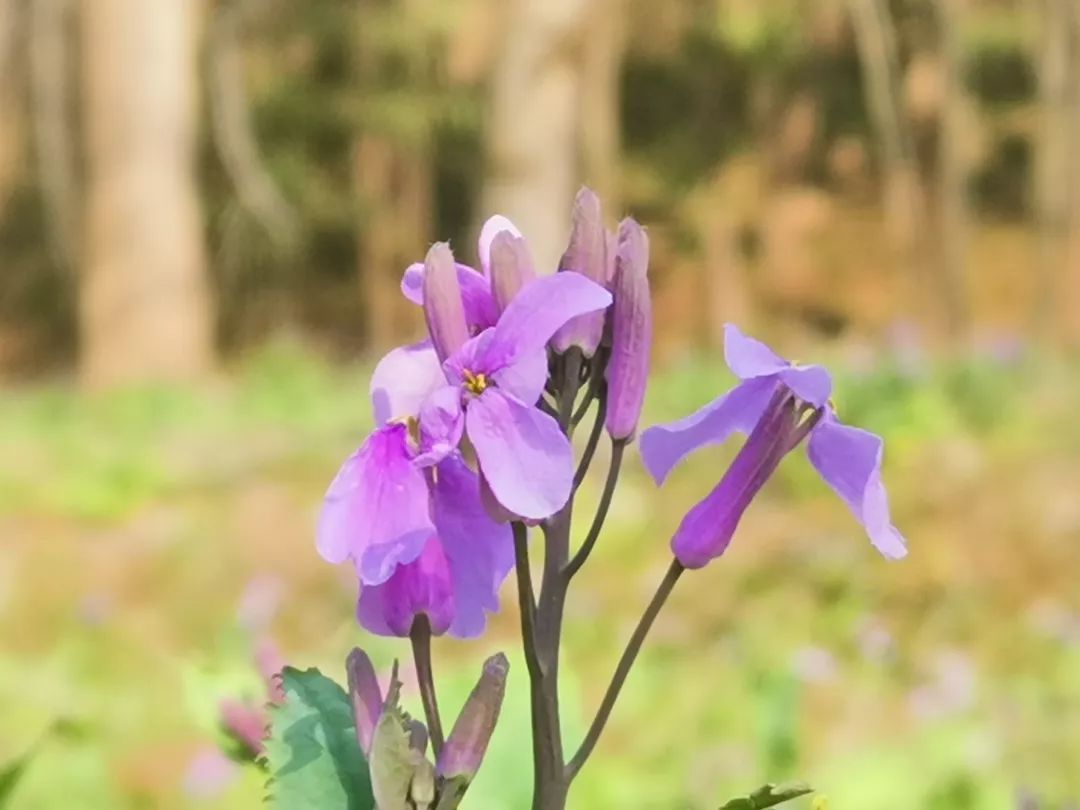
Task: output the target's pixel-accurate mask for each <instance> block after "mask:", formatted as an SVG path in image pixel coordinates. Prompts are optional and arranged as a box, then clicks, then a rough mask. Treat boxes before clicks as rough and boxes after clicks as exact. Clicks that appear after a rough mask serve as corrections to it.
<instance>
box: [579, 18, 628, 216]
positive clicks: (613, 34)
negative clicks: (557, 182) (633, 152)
mask: <svg viewBox="0 0 1080 810" xmlns="http://www.w3.org/2000/svg"><path fill="white" fill-rule="evenodd" d="M626 13H627V8H626V0H593V3H592V4H591V6H590V8H589V15H588V19H587V21H586V23H585V25H586V30H585V40H586V45H585V47H584V49H583V52H582V56H581V58H582V69H581V99H580V109H581V112H580V120H581V159H582V169H583V173H584V176H585V182H586V183H588V184H589V185H590V186H592V188H593V190H594V191H596V193H597V194H598V195H600V199H601V200H602V201H603V203H604V206H605V208H606V210H608V211H618V210H619V208H620V206H619V196H618V195H619V188H618V179H619V178H618V173H619V79H620V71H621V68H622V56H623V51H624V49H625V47H626V31H625V17H626Z"/></svg>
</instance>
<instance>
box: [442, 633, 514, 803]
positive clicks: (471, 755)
mask: <svg viewBox="0 0 1080 810" xmlns="http://www.w3.org/2000/svg"><path fill="white" fill-rule="evenodd" d="M509 671H510V663H509V662H508V661H507V660H506V656H505V655H503V654H502V653H498V654H496V655H493V656H491V658H489V659H488V660H487V661H485V662H484V670H483V672H482V673H481V674H480V680H478V681H477V682H476V686H474V687H473V690H472V694H470V695H469V699H468V700H467V701H465V705H464V706H463V707H462V709H461V714H459V715H458V718H457V720H456V721H455V722H454V728H453V729H452V730H451V732H450V736H449V737H447V738H446V745H444V746H443V750H442V754H440V756H439V762H438V773H439V775H440V776H441V777H443V778H444V779H446V780H448V781H450V780H455V779H458V780H462V781H463V782H464V783H465V784H467V783H468V782H469V781H471V780H472V778H473V777H474V776H475V775H476V772H477V771H478V770H479V769H480V763H481V762H482V761H483V759H484V753H485V752H486V751H487V747H488V742H489V741H490V740H491V734H492V732H494V731H495V724H496V723H497V722H498V720H499V710H500V709H501V708H502V702H503V695H504V694H505V693H506V675H507V673H508V672H509Z"/></svg>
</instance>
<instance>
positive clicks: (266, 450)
mask: <svg viewBox="0 0 1080 810" xmlns="http://www.w3.org/2000/svg"><path fill="white" fill-rule="evenodd" d="M785 348H791V347H790V346H788V347H785ZM832 354H834V355H837V353H836V352H835V351H834V352H832ZM800 355H801V356H803V357H809V356H813V357H814V358H815V359H818V357H819V354H818V353H817V352H812V350H810V349H806V348H805V347H804V348H801V349H800ZM823 359H824V358H823ZM832 359H833V361H834V362H833V367H834V368H841V369H844V371H843V373H842V375H841V381H840V395H839V398H838V402H839V408H840V411H841V414H842V415H843V416H844V417H845V418H846V419H849V420H850V421H852V422H853V423H856V424H859V425H862V426H865V427H867V428H869V429H872V430H875V431H878V432H881V433H883V434H884V435H885V436H886V440H887V456H886V477H887V481H888V483H889V485H890V491H891V494H892V499H893V505H894V514H895V518H896V522H897V523H898V525H899V526H900V527H901V528H902V529H903V530H904V531H905V533H906V534H907V536H908V538H909V542H910V546H911V555H910V557H909V559H908V560H906V561H904V562H902V563H897V564H889V563H886V562H885V561H883V560H882V559H881V558H880V557H878V556H877V555H876V554H875V553H874V552H873V550H872V549H871V548H870V546H869V544H868V543H867V542H866V541H865V540H864V538H863V537H862V536H861V535H860V532H859V530H858V527H857V526H856V524H855V523H854V521H853V520H852V519H851V518H850V516H849V515H848V513H847V512H846V510H845V509H844V507H843V506H842V505H841V504H840V503H839V502H838V501H837V500H836V499H835V498H833V497H832V496H831V494H830V493H828V491H827V490H826V489H825V487H824V485H822V484H821V483H820V482H819V481H817V480H816V479H815V477H814V473H813V471H812V470H811V468H810V467H809V465H808V464H806V462H805V460H804V459H803V458H802V457H801V454H798V456H799V457H793V458H791V459H789V460H788V461H787V462H785V465H784V466H783V468H782V472H781V474H780V475H779V476H778V478H777V479H776V480H774V482H772V483H771V484H770V485H769V487H768V488H767V489H766V491H765V493H764V494H763V496H762V498H761V499H760V500H759V502H758V503H756V504H755V505H754V506H753V507H752V509H751V510H750V512H749V514H748V515H747V518H746V520H745V521H744V523H743V526H742V528H741V530H740V534H739V535H738V537H737V538H736V541H735V542H734V543H733V546H732V548H731V550H730V551H729V552H728V554H727V555H726V556H725V558H724V559H723V560H721V561H719V562H718V563H715V564H714V565H712V566H710V567H709V568H707V569H706V570H704V571H701V572H696V573H691V574H690V575H688V576H686V577H685V578H684V580H683V582H682V583H680V586H679V588H678V589H677V591H676V593H675V595H674V597H673V601H672V603H671V604H670V606H669V607H668V609H667V610H666V611H665V612H664V613H663V614H662V615H661V618H660V620H659V622H658V624H657V626H656V628H655V629H654V632H653V635H652V637H651V638H650V640H649V643H648V644H647V646H646V650H645V653H644V656H643V659H642V660H641V662H640V664H639V666H638V668H637V670H636V671H635V672H634V673H633V675H632V676H631V679H630V682H629V686H628V689H627V690H626V691H625V692H624V695H623V698H622V699H621V702H620V704H619V706H618V708H617V710H616V712H615V715H614V718H613V720H612V722H611V724H610V725H609V728H608V732H607V734H606V736H605V738H604V739H603V741H602V743H601V745H600V746H599V749H598V751H597V755H596V756H595V757H594V759H593V760H592V761H591V762H590V764H589V766H588V768H587V769H586V770H585V771H584V772H583V775H582V777H581V779H580V782H579V783H578V784H577V786H576V787H575V790H574V794H573V795H574V798H573V802H572V804H573V806H574V807H576V808H590V807H605V808H606V807H636V808H668V807H695V808H697V807H700V808H712V807H715V806H717V805H718V804H719V803H720V800H721V799H724V798H726V797H727V796H729V795H731V794H733V793H735V792H736V791H738V790H746V789H748V788H751V787H754V786H756V785H757V784H760V783H761V782H762V781H765V780H766V779H773V780H775V779H782V778H789V777H796V778H801V779H806V780H808V781H810V782H811V783H813V784H814V785H815V786H816V787H818V788H819V789H820V790H821V791H823V792H824V793H825V794H827V795H828V796H829V797H830V799H831V800H832V803H831V805H830V806H831V807H834V808H837V809H838V810H844V809H846V808H859V810H865V809H866V808H874V809H875V810H877V808H881V810H890V809H891V808H896V810H910V808H941V809H942V810H946V809H947V810H965V809H966V808H972V809H975V808H978V809H979V810H982V809H983V808H987V809H992V808H1007V807H1014V806H1016V805H1015V797H1016V795H1017V793H1018V791H1021V790H1026V791H1030V792H1031V793H1033V794H1035V795H1038V796H1041V797H1043V798H1044V799H1045V800H1046V801H1047V802H1050V804H1048V805H1047V806H1049V807H1058V806H1064V804H1062V803H1064V802H1065V801H1066V800H1067V799H1072V800H1074V801H1075V800H1076V799H1077V798H1078V797H1080V734H1077V733H1076V729H1078V728H1080V697H1078V693H1077V689H1076V684H1077V682H1078V680H1080V594H1078V591H1077V587H1076V575H1077V572H1078V571H1080V500H1078V499H1077V497H1076V486H1077V482H1078V481H1080V426H1078V425H1077V422H1076V420H1075V412H1076V411H1075V403H1076V402H1077V401H1080V400H1078V399H1077V395H1078V394H1080V367H1077V366H1076V365H1075V363H1065V362H1063V361H1059V360H1055V359H1053V358H1042V357H1037V356H1033V355H1031V354H1029V353H1028V352H1026V351H1025V350H1024V348H1023V347H1022V346H1019V345H1005V344H1001V345H994V346H987V347H985V349H983V350H981V351H979V352H976V353H974V354H973V355H971V356H969V357H967V358H965V359H963V360H956V361H948V362H946V361H940V362H934V363H930V362H929V361H927V360H926V359H925V358H924V357H923V356H922V355H921V353H920V352H919V350H918V347H917V346H915V345H914V344H912V343H910V342H906V343H905V342H904V341H897V342H896V344H895V346H894V348H893V349H892V350H890V351H889V352H887V353H885V354H881V353H876V352H871V351H870V350H868V349H867V350H862V349H857V348H851V349H849V350H847V351H845V352H844V353H843V354H840V355H838V356H834V357H833V358H832ZM231 372H232V373H230V375H229V378H228V379H229V381H228V382H222V383H220V384H219V385H218V386H216V387H214V388H211V389H206V390H202V391H199V392H193V391H190V390H177V389H166V388H161V389H148V390H140V391H128V392H120V393H114V394H109V395H103V396H99V397H95V398H90V397H84V396H78V395H75V394H73V392H72V391H70V390H68V389H67V388H65V387H64V386H62V385H57V386H54V387H44V388H42V387H37V388H34V389H9V390H7V391H5V392H4V393H3V394H2V395H0V446H2V447H3V448H4V452H3V454H2V455H0V537H2V538H3V542H2V543H0V650H2V652H0V762H6V761H10V760H11V759H12V758H13V757H16V756H18V755H19V754H21V753H22V752H24V751H26V750H27V749H29V748H30V747H31V746H34V745H37V746H38V747H37V749H36V754H35V756H34V757H33V758H32V760H31V761H30V764H29V766H28V770H27V772H26V775H25V779H24V781H23V782H22V784H21V785H20V787H19V788H18V791H17V793H16V794H15V798H14V803H13V807H15V808H42V809H43V810H47V809H48V808H60V807H72V806H76V805H77V806H78V807H80V808H88V810H96V809H97V808H110V809H111V808H142V807H154V808H172V807H222V808H224V807H228V808H244V807H257V806H259V805H260V802H261V800H262V797H263V795H264V790H263V780H262V777H261V775H260V774H259V773H258V772H257V771H256V770H255V769H253V768H250V769H247V770H243V771H241V770H237V771H236V772H235V773H233V774H222V775H220V776H221V784H222V786H223V787H221V789H222V790H223V791H224V792H218V788H219V786H218V785H217V781H218V776H217V775H214V774H209V773H206V772H202V776H201V777H199V774H200V771H199V770H198V768H197V767H193V765H192V763H193V760H194V761H199V757H200V755H203V756H205V752H206V750H207V747H208V746H210V747H212V746H213V745H215V744H216V742H218V741H220V735H219V734H218V733H217V731H216V728H215V711H216V704H217V701H218V700H219V699H220V698H222V697H227V696H231V695H238V694H239V695H243V694H247V695H250V696H252V697H257V696H258V694H259V685H258V679H257V676H256V674H255V672H254V669H253V667H252V665H251V662H250V653H251V647H252V644H253V643H254V639H255V638H256V637H257V636H259V635H261V634H262V633H264V632H265V633H268V634H270V635H271V636H272V637H273V638H275V639H276V640H277V641H278V642H279V643H280V644H281V645H282V647H283V649H284V651H285V654H286V656H287V658H288V660H289V661H290V662H292V663H294V664H295V665H297V666H301V667H304V666H310V665H318V666H321V667H323V668H324V670H325V671H327V672H330V673H332V674H334V675H336V676H338V677H340V676H341V672H340V666H341V664H340V662H341V659H342V658H343V655H344V653H345V651H347V649H348V648H349V647H350V646H352V645H354V644H363V645H365V646H367V645H370V646H371V648H372V649H373V651H374V654H375V656H376V657H377V659H378V660H379V661H380V662H381V663H383V664H388V663H389V661H390V659H391V657H392V656H394V655H401V656H405V655H407V652H406V648H405V646H404V645H401V644H395V643H391V642H386V641H373V640H371V639H370V638H365V637H364V636H363V634H362V633H361V632H360V630H359V629H358V627H357V626H356V625H355V624H354V622H353V621H352V619H351V614H352V609H353V601H354V592H353V588H354V585H353V583H352V582H351V581H350V574H349V572H348V571H347V570H345V569H341V570H336V569H334V568H332V567H330V566H328V565H326V564H324V563H323V562H322V561H321V560H320V559H319V558H318V556H317V555H316V554H315V551H314V548H313V525H314V521H315V516H316V514H317V509H318V505H319V500H320V497H321V495H322V492H323V491H324V489H325V487H326V485H327V483H328V481H329V480H330V478H331V476H332V475H333V473H334V471H335V469H336V467H337V465H338V464H339V463H340V461H341V460H342V459H343V458H344V456H345V455H346V454H347V453H348V452H350V451H351V449H352V448H353V447H354V446H355V445H356V444H357V443H358V442H359V441H360V440H361V439H362V437H363V436H364V434H365V432H366V430H367V429H368V426H369V416H368V413H367V408H368V406H367V403H366V382H367V381H366V375H365V372H364V369H363V368H360V367H346V368H340V367H337V368H332V367H329V366H327V365H325V364H323V363H322V362H321V361H319V360H317V359H315V358H314V357H312V356H309V355H308V354H306V353H305V352H304V351H302V350H300V349H297V348H295V347H289V346H276V347H272V348H270V349H267V350H265V351H262V352H261V353H260V354H258V355H256V356H253V357H250V358H248V359H247V360H246V361H243V362H241V363H239V364H238V365H237V366H236V368H234V369H232V370H231ZM727 379H728V378H727V376H726V373H725V372H723V370H722V369H721V367H720V366H719V364H718V363H717V362H713V361H690V360H684V361H683V362H681V363H679V364H676V365H675V366H673V367H671V368H669V369H668V370H666V371H665V372H663V373H662V374H660V375H659V376H657V377H656V378H655V379H654V381H653V383H652V388H651V396H650V405H649V411H650V416H651V418H653V419H662V418H670V417H673V416H676V415H681V414H683V413H686V412H688V411H689V410H690V409H691V408H693V407H696V406H697V405H698V404H701V403H703V402H704V401H706V400H707V399H709V398H711V397H712V396H713V395H714V394H715V393H716V391H717V390H718V389H719V387H720V386H722V385H725V384H726V383H727ZM730 451H731V448H722V449H718V450H716V451H715V452H711V451H710V452H709V453H705V454H704V455H703V456H702V457H701V458H695V459H694V461H693V463H691V464H688V465H687V466H686V467H685V468H683V469H681V470H680V471H679V472H678V473H677V474H676V475H675V476H674V478H673V479H672V481H671V482H670V483H669V484H668V486H667V487H666V488H665V490H663V492H662V493H658V492H657V491H655V489H654V488H653V486H652V485H651V483H650V482H648V480H647V479H646V477H645V476H644V475H643V472H642V470H641V467H640V462H639V460H638V458H637V456H636V454H635V455H633V456H632V457H631V459H630V463H629V465H628V471H627V475H626V477H625V483H624V485H623V487H622V489H621V491H620V494H619V496H618V498H617V500H616V502H615V505H614V508H613V509H612V513H613V517H612V519H611V523H610V524H609V526H610V528H609V531H608V532H607V534H606V535H605V537H604V538H603V540H602V542H601V544H600V546H599V547H598V550H597V553H596V554H595V555H594V557H593V560H592V561H591V562H590V564H589V566H588V567H587V568H586V569H585V573H584V574H583V575H582V577H581V578H580V580H579V584H577V586H576V588H575V591H574V594H573V596H572V598H571V603H570V608H569V610H570V612H569V616H568V621H569V625H570V626H569V632H568V644H567V648H566V653H565V659H566V662H567V665H566V670H567V672H568V673H570V677H569V678H568V680H569V683H568V685H567V695H566V702H567V706H568V708H567V711H568V712H569V713H570V715H571V720H570V723H569V725H570V727H571V729H572V730H573V729H574V727H575V725H576V727H577V729H576V730H577V732H578V733H580V729H581V728H582V727H583V725H584V723H585V722H586V721H587V718H588V716H589V714H588V712H589V711H591V709H592V707H593V706H594V705H595V703H596V701H597V700H598V699H599V696H600V693H601V692H602V690H603V688H604V685H605V684H606V682H607V678H608V677H609V674H610V671H611V668H612V666H613V664H614V661H615V659H616V657H617V655H618V653H619V651H620V650H621V645H622V644H623V642H624V640H625V638H626V636H627V635H628V634H629V632H630V629H631V627H632V625H633V623H634V621H635V620H636V618H637V615H638V612H639V610H640V608H641V607H642V606H643V605H644V603H645V601H646V600H647V599H648V596H649V595H650V594H651V592H652V589H653V587H654V586H655V583H656V582H657V581H658V579H659V577H660V576H661V574H662V572H663V569H664V567H665V565H666V560H667V550H666V543H667V538H668V537H669V536H670V533H671V531H672V530H673V528H674V527H675V525H676V524H677V522H678V520H679V519H680V517H681V515H682V513H683V512H684V511H685V510H686V509H687V508H688V507H689V506H690V505H692V503H693V502H694V501H695V500H696V499H697V498H699V497H701V496H702V495H704V493H705V492H706V491H707V490H708V489H709V488H710V487H711V486H712V484H713V483H714V482H715V480H716V476H717V475H718V474H719V472H720V470H721V469H722V466H721V465H722V463H723V461H724V459H726V458H727V457H728V454H729V453H730ZM605 463H606V458H601V460H600V462H599V463H598V464H597V465H596V469H595V470H594V473H593V476H592V478H591V480H590V484H589V485H588V487H587V490H586V493H585V496H584V499H585V501H586V503H588V502H590V501H591V499H592V498H593V497H595V495H596V489H597V486H598V481H599V477H600V476H601V475H602V471H603V470H602V468H603V465H604V464H605ZM590 511H591V510H590V508H589V507H588V506H587V505H586V506H583V507H582V508H579V510H578V515H579V519H580V520H581V522H585V520H587V519H588V517H590ZM504 603H505V604H506V610H505V611H504V612H503V613H502V614H500V615H499V616H498V617H497V618H496V620H495V621H494V623H493V627H492V631H491V633H490V634H489V635H487V636H485V637H484V638H483V639H482V640H481V641H479V642H477V643H474V644H469V643H462V642H454V641H447V642H445V643H443V644H440V645H439V647H438V649H437V665H438V666H439V668H440V669H441V670H442V673H443V677H445V678H446V679H447V683H446V684H445V685H444V686H443V690H444V695H443V700H444V703H447V704H449V707H450V708H451V709H452V708H453V704H455V703H456V702H460V701H461V700H462V699H463V697H464V695H465V694H466V692H467V690H468V688H469V681H470V679H471V678H473V677H474V674H473V673H474V671H475V670H476V669H477V668H478V666H479V663H480V661H481V660H482V658H483V656H484V655H485V654H486V653H488V652H490V651H492V650H495V649H498V648H510V649H512V648H513V647H514V646H515V645H516V643H517V625H516V616H515V615H514V613H513V608H512V605H513V594H512V586H511V584H510V583H508V584H507V587H506V588H505V591H504ZM511 679H512V684H513V687H514V689H513V690H512V694H511V696H510V699H509V701H508V705H507V708H506V710H505V712H504V720H503V723H502V726H501V728H500V732H499V734H498V735H497V737H496V741H495V742H494V744H493V745H492V748H491V753H490V755H489V761H488V763H487V767H486V768H485V770H484V771H483V772H482V776H481V779H480V781H479V782H478V783H477V785H476V786H475V792H474V793H472V794H471V801H469V802H467V803H466V806H467V807H472V808H476V809H477V810H487V808H496V810H497V808H500V807H507V808H516V807H522V806H525V801H526V799H525V797H527V795H528V792H529V788H530V785H529V777H528V767H529V753H528V749H527V733H526V730H527V727H528V715H527V701H526V699H525V696H524V694H523V687H524V685H525V671H524V666H523V665H522V664H521V663H520V661H519V662H518V666H517V667H516V668H515V669H513V670H512V673H511ZM446 710H447V709H444V711H446ZM574 716H577V717H578V722H577V723H576V724H575V723H574V720H573V717H574ZM200 794H208V795H209V798H204V799H200V798H198V796H199V795H200ZM213 794H216V796H215V795H213ZM73 797H78V799H77V802H76V804H75V805H73V804H72V802H73Z"/></svg>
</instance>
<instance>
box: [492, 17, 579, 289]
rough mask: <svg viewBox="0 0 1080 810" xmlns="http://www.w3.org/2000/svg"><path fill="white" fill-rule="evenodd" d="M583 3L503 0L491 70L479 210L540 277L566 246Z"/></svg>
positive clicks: (574, 170)
mask: <svg viewBox="0 0 1080 810" xmlns="http://www.w3.org/2000/svg"><path fill="white" fill-rule="evenodd" d="M587 8H588V3H587V2H586V0H509V1H508V2H507V3H506V8H505V13H506V15H507V16H506V26H505V29H504V32H503V36H502V49H501V53H500V55H499V58H498V60H497V62H496V65H495V67H494V71H493V73H494V79H493V81H492V95H491V105H490V115H491V120H490V122H489V127H488V133H489V140H488V160H489V172H488V178H487V188H486V190H485V201H484V206H483V210H484V212H485V214H486V213H492V212H498V213H501V214H504V215H506V216H508V217H509V218H510V219H511V220H513V221H514V223H515V224H517V226H518V227H519V228H520V229H521V230H522V232H523V233H524V234H525V236H526V238H527V239H528V240H529V246H530V249H531V251H532V254H533V257H534V258H535V260H536V264H537V268H538V269H540V270H541V272H551V271H552V270H554V268H555V266H556V265H557V264H558V259H559V256H560V255H561V254H562V251H563V249H564V248H565V247H566V240H567V236H568V233H569V228H570V204H571V201H572V200H573V196H574V191H575V187H576V185H577V183H576V175H577V154H578V153H577V144H578V139H577V135H578V131H577V111H578V92H579V87H578V85H579V78H580V60H579V58H578V54H577V40H578V37H579V34H580V31H581V28H582V23H583V20H584V15H585V12H586V10H587Z"/></svg>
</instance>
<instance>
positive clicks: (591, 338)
mask: <svg viewBox="0 0 1080 810" xmlns="http://www.w3.org/2000/svg"><path fill="white" fill-rule="evenodd" d="M572 227H573V229H572V230H571V232H570V244H569V245H568V246H567V248H566V252H565V253H563V256H562V259H561V260H560V261H559V272H560V273H565V272H572V273H581V275H583V276H585V277H586V278H588V279H591V280H592V281H595V282H596V283H597V284H600V285H603V286H606V283H607V255H606V254H607V231H606V230H605V229H604V218H603V214H602V212H601V210H600V198H599V197H597V196H596V192H595V191H593V190H592V189H590V188H586V187H584V186H583V187H582V188H581V190H580V191H578V193H577V197H576V198H575V199H574V218H573V226H572ZM603 335H604V312H603V311H599V312H590V313H588V314H586V315H579V316H578V317H576V318H574V319H573V320H571V321H570V322H569V323H567V324H566V325H565V326H564V327H562V329H560V330H559V331H558V332H556V333H555V337H553V338H552V340H551V345H552V347H553V348H554V349H555V351H557V352H559V353H560V354H561V353H563V352H565V351H567V350H568V349H570V347H572V346H577V347H578V348H580V349H581V351H582V352H583V353H584V355H585V356H586V357H592V356H593V355H594V354H595V353H596V347H597V346H599V345H600V339H601V338H602V337H603Z"/></svg>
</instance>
